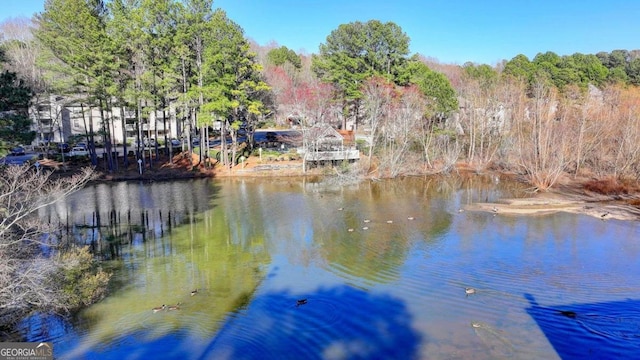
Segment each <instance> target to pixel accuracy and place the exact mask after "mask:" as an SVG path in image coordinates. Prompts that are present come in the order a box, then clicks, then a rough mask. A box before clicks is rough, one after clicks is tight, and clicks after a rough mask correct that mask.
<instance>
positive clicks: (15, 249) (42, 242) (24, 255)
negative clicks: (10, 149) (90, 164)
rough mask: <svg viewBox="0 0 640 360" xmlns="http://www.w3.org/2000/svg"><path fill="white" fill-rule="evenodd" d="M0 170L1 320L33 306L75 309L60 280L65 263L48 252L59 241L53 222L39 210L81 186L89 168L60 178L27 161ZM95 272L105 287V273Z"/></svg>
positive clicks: (9, 319)
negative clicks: (49, 221)
mask: <svg viewBox="0 0 640 360" xmlns="http://www.w3.org/2000/svg"><path fill="white" fill-rule="evenodd" d="M0 172H2V174H1V176H0V319H1V320H2V321H0V323H3V324H10V323H11V322H12V321H15V320H16V319H17V318H18V317H20V316H21V315H22V314H24V313H26V312H28V311H30V310H33V309H44V310H47V309H64V310H68V309H70V308H73V307H74V306H75V305H69V303H68V300H69V298H68V295H67V294H65V291H64V289H63V287H64V286H65V285H68V284H66V283H65V281H64V279H61V278H60V276H61V275H60V274H61V271H62V272H64V271H63V270H64V267H62V265H63V263H62V262H61V261H60V260H59V258H58V257H57V256H56V255H55V254H56V253H57V252H51V251H50V250H51V249H56V248H59V247H60V245H62V240H63V239H62V238H61V236H60V235H59V231H58V230H59V229H58V228H57V227H56V226H54V224H50V223H47V222H44V221H42V220H41V219H40V218H39V217H38V210H39V209H42V208H43V207H45V206H48V205H50V204H52V203H54V202H56V201H57V200H59V199H61V198H63V197H64V196H66V195H68V194H69V193H71V192H73V191H75V190H78V189H80V188H81V187H82V186H84V184H86V182H87V181H89V180H90V179H92V177H93V176H94V175H93V171H92V170H91V169H88V168H87V169H84V170H83V171H81V172H80V173H79V174H77V175H74V176H71V177H68V178H60V179H53V178H52V172H50V171H41V170H37V169H34V167H32V166H28V165H25V166H9V167H4V168H2V169H1V170H0ZM47 249H49V250H47ZM84 265H85V266H86V264H84ZM64 266H69V264H66V265H64ZM86 275H91V274H90V273H86ZM99 276H100V279H99V280H100V281H99V283H100V284H103V285H106V283H105V280H108V276H106V275H105V274H104V273H102V274H100V275H99ZM94 290H95V289H94Z"/></svg>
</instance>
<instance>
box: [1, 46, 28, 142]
mask: <svg viewBox="0 0 640 360" xmlns="http://www.w3.org/2000/svg"><path fill="white" fill-rule="evenodd" d="M4 63H5V56H4V50H3V49H2V48H1V47H0V71H2V72H1V73H0V139H2V140H3V141H6V142H7V143H8V144H4V145H5V146H7V145H8V146H11V145H15V144H28V143H31V142H32V141H33V139H34V138H35V135H36V134H35V132H33V131H31V120H30V119H29V116H28V115H29V104H30V101H31V98H32V96H33V93H32V91H31V89H30V88H29V87H28V86H27V85H26V84H25V82H24V81H23V80H21V79H19V78H18V76H17V74H16V73H14V72H11V71H9V70H4V69H3V67H4V66H2V65H3V64H4Z"/></svg>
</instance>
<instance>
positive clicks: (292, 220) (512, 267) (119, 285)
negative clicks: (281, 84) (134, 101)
mask: <svg viewBox="0 0 640 360" xmlns="http://www.w3.org/2000/svg"><path fill="white" fill-rule="evenodd" d="M494 180H495V179H494ZM525 195H526V193H525V192H524V191H523V187H522V186H519V185H517V184H510V183H505V182H500V181H491V179H483V178H480V177H474V178H469V179H465V180H461V179H425V178H412V179H404V180H392V181H378V182H365V183H361V184H358V185H350V186H337V185H332V184H330V183H322V182H313V181H308V180H306V181H305V180H301V179H228V180H227V179H225V180H216V181H213V180H197V181H180V182H156V183H115V184H99V185H94V186H90V187H88V188H86V189H84V190H83V191H81V192H79V193H76V194H74V195H73V196H71V197H69V198H68V199H67V200H66V201H65V202H63V203H59V204H56V205H55V206H53V207H51V208H49V209H47V210H44V211H43V212H42V213H41V216H43V217H44V218H47V219H49V220H51V221H60V222H61V223H62V224H65V225H68V228H69V231H70V232H71V233H73V234H74V235H75V236H76V239H77V241H78V242H80V243H86V244H88V245H90V246H91V247H92V249H93V250H94V252H95V253H96V254H97V255H98V256H99V257H100V258H101V259H103V260H104V264H105V265H104V266H105V267H106V268H108V269H109V270H110V271H112V272H113V274H114V276H113V281H112V286H111V287H112V288H111V292H110V295H109V296H108V297H107V298H105V299H104V300H103V301H101V302H100V303H98V304H95V305H93V306H91V307H89V308H88V309H86V310H85V311H82V312H81V313H80V314H78V315H77V316H76V317H74V318H73V319H70V320H65V319H63V318H59V317H56V316H33V317H31V318H29V319H26V320H25V321H24V322H23V323H22V324H21V330H20V334H21V335H22V336H23V338H24V339H25V340H27V341H52V342H53V343H54V353H55V355H56V358H59V359H83V358H84V359H151V358H156V359H164V358H167V359H554V358H563V359H572V358H576V359H583V358H601V359H612V358H634V357H635V358H638V357H640V306H639V305H640V243H639V240H640V226H639V225H638V223H634V222H621V221H615V220H608V221H602V220H600V219H595V218H592V217H587V216H583V215H574V214H554V215H545V216H508V215H504V214H496V215H494V214H492V213H485V212H471V211H460V210H459V209H461V208H463V207H464V205H465V204H470V203H474V202H484V201H496V200H497V199H499V198H502V197H514V196H525ZM350 230H351V231H350ZM466 288H473V289H474V290H475V293H472V294H467V293H466V291H465V289H466ZM194 290H197V292H195V293H194V294H193V295H192V291H194ZM163 304H165V305H176V304H179V305H178V307H179V308H178V309H177V310H162V311H158V312H153V311H152V308H154V307H159V306H161V305H163Z"/></svg>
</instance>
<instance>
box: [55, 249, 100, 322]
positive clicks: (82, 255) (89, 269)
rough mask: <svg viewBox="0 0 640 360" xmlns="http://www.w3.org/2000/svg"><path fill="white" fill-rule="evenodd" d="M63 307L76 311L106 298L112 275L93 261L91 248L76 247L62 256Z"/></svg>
mask: <svg viewBox="0 0 640 360" xmlns="http://www.w3.org/2000/svg"><path fill="white" fill-rule="evenodd" d="M59 260H60V271H61V274H60V275H61V281H62V284H61V285H62V286H61V288H62V295H63V299H64V300H63V301H62V305H63V307H65V308H66V309H67V310H76V309H79V308H81V307H83V306H87V305H90V304H92V303H94V302H96V301H98V300H100V299H102V298H103V297H104V295H105V294H106V290H107V285H108V284H109V279H110V278H111V274H108V273H106V272H104V271H102V269H101V268H100V267H98V265H97V262H96V261H95V260H94V259H93V255H91V252H90V251H89V247H88V246H85V247H82V248H79V247H74V248H72V249H70V250H68V251H65V252H64V253H62V254H61V255H60V259H59Z"/></svg>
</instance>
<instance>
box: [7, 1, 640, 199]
mask: <svg viewBox="0 0 640 360" xmlns="http://www.w3.org/2000/svg"><path fill="white" fill-rule="evenodd" d="M212 6H213V2H212V1H211V0H184V1H176V0H144V1H133V0H111V1H103V0H47V1H46V2H45V10H44V11H43V12H42V13H41V14H39V15H38V16H36V18H35V19H34V21H35V22H34V30H33V34H34V35H35V37H34V38H32V39H28V40H24V39H18V40H12V41H4V42H3V46H4V48H5V49H6V51H7V54H10V55H11V54H14V56H9V57H10V59H11V60H14V61H13V62H18V61H15V59H24V58H29V57H28V56H19V55H20V54H21V52H25V51H26V49H37V51H36V52H37V54H38V56H37V57H35V58H36V59H35V60H33V61H31V63H29V62H28V61H25V62H24V63H29V64H30V65H29V66H23V70H21V71H17V70H16V72H18V73H19V74H20V75H21V76H22V78H23V79H25V81H26V82H27V83H28V84H30V85H31V86H32V88H33V89H34V90H35V91H34V92H35V93H36V94H38V93H61V94H69V95H70V96H71V95H73V101H75V102H78V101H80V102H82V103H83V104H86V106H87V107H88V108H97V109H104V113H103V115H101V117H102V120H103V121H102V124H103V127H104V129H102V131H101V133H102V134H104V136H105V137H106V138H107V139H106V140H107V141H105V143H106V144H109V143H110V141H108V140H109V139H108V137H109V135H110V134H109V132H110V127H109V126H108V124H109V122H110V121H116V119H117V118H119V119H120V121H124V120H122V119H124V116H119V117H118V116H117V114H110V113H109V111H108V110H107V109H111V108H112V107H113V106H118V107H119V108H120V109H132V110H134V111H135V113H136V116H137V121H138V123H139V124H140V123H143V122H144V121H148V118H149V113H150V112H152V111H155V112H156V114H161V115H160V119H161V121H163V122H165V121H168V120H167V117H168V116H169V115H168V113H169V110H172V111H173V112H174V113H175V114H176V117H177V119H176V121H177V122H178V123H179V124H180V127H179V128H180V129H181V133H183V134H185V135H186V136H190V135H191V134H195V133H196V132H197V133H199V134H200V136H202V137H203V140H204V139H206V138H207V137H208V135H207V129H208V127H209V126H211V125H212V122H213V121H215V120H223V122H222V123H223V124H225V125H227V126H225V127H224V128H223V130H222V136H230V137H231V139H232V146H231V149H230V151H231V152H234V151H236V149H237V139H238V132H239V130H240V129H241V128H243V129H247V130H248V133H249V139H251V135H250V134H251V132H252V131H253V130H254V129H255V128H257V127H259V126H263V125H264V124H271V125H276V126H286V125H288V124H300V125H301V126H310V125H313V124H314V123H317V122H323V123H329V124H331V125H333V126H334V127H336V128H342V129H345V130H355V131H358V132H365V133H366V134H368V136H369V137H370V139H371V141H370V142H369V143H368V144H366V145H363V149H364V151H365V154H366V160H367V161H366V164H364V165H365V166H364V167H366V170H363V171H367V172H371V171H374V173H376V174H377V176H398V175H402V174H414V173H434V172H442V171H450V170H452V169H454V167H455V164H456V163H457V162H459V161H463V162H466V163H468V164H470V165H471V166H472V167H473V168H475V169H485V168H487V167H491V166H494V167H499V168H502V169H504V170H509V171H514V172H516V173H517V174H520V175H522V176H523V178H524V179H526V180H528V181H530V182H531V183H532V184H533V185H534V186H535V187H536V188H539V189H544V188H547V187H549V186H552V185H553V184H554V183H555V182H556V181H557V180H558V178H559V177H560V176H562V175H563V174H571V175H573V176H580V175H588V174H596V175H598V176H613V177H615V178H618V179H623V178H625V179H626V178H631V179H637V177H638V169H637V165H636V164H637V163H638V162H637V161H636V160H637V149H636V146H635V144H636V143H637V142H634V137H635V136H636V134H637V129H636V128H637V125H636V123H637V121H636V119H637V115H638V114H637V112H636V110H635V106H634V104H635V102H636V101H637V100H636V97H635V96H636V86H637V85H638V84H639V81H640V73H639V71H640V51H638V50H631V51H627V50H614V51H612V52H611V53H606V52H600V53H598V54H595V55H593V54H578V53H576V54H573V55H569V56H560V55H557V54H555V53H553V52H544V53H539V54H538V55H536V56H535V57H534V58H533V59H531V60H530V59H528V58H527V57H526V56H524V55H517V56H515V57H514V58H513V59H511V60H508V61H503V62H502V63H499V64H497V65H496V66H489V65H486V64H473V63H466V64H464V65H462V66H458V65H449V64H441V63H438V62H437V61H433V60H431V59H429V58H426V57H424V56H422V55H420V54H410V53H409V43H410V38H409V36H408V35H407V34H406V33H404V32H403V30H402V28H401V27H400V26H398V25H397V24H395V23H393V22H386V23H384V22H381V21H378V20H370V21H367V22H359V21H356V22H352V23H348V24H342V25H340V26H339V27H338V28H337V29H335V30H333V31H332V32H331V33H330V34H328V36H327V38H326V41H325V42H324V43H322V44H320V46H319V49H318V52H317V53H315V54H311V55H307V54H297V53H296V52H294V51H292V50H291V49H288V48H286V47H284V46H278V44H276V43H273V44H268V45H265V46H260V45H258V44H255V43H253V42H251V41H250V40H249V39H247V38H245V36H244V33H243V30H242V28H241V27H240V26H238V25H237V24H236V23H234V22H233V21H232V20H230V19H229V18H227V16H226V14H225V13H224V11H223V10H221V9H215V10H214V9H212ZM14 38H15V37H14ZM16 54H17V55H16ZM32 58H33V57H32ZM612 124H616V126H611V125H612ZM123 128H124V127H123ZM196 129H199V131H196ZM616 130H618V131H616ZM250 142H251V141H250ZM190 143H191V142H190V141H189V144H190ZM222 144H223V146H226V141H223V142H222ZM223 151H225V152H226V151H227V150H226V149H223ZM235 158H236V156H231V159H232V160H231V161H233V159H235ZM222 160H223V161H225V160H226V157H223V158H222Z"/></svg>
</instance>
